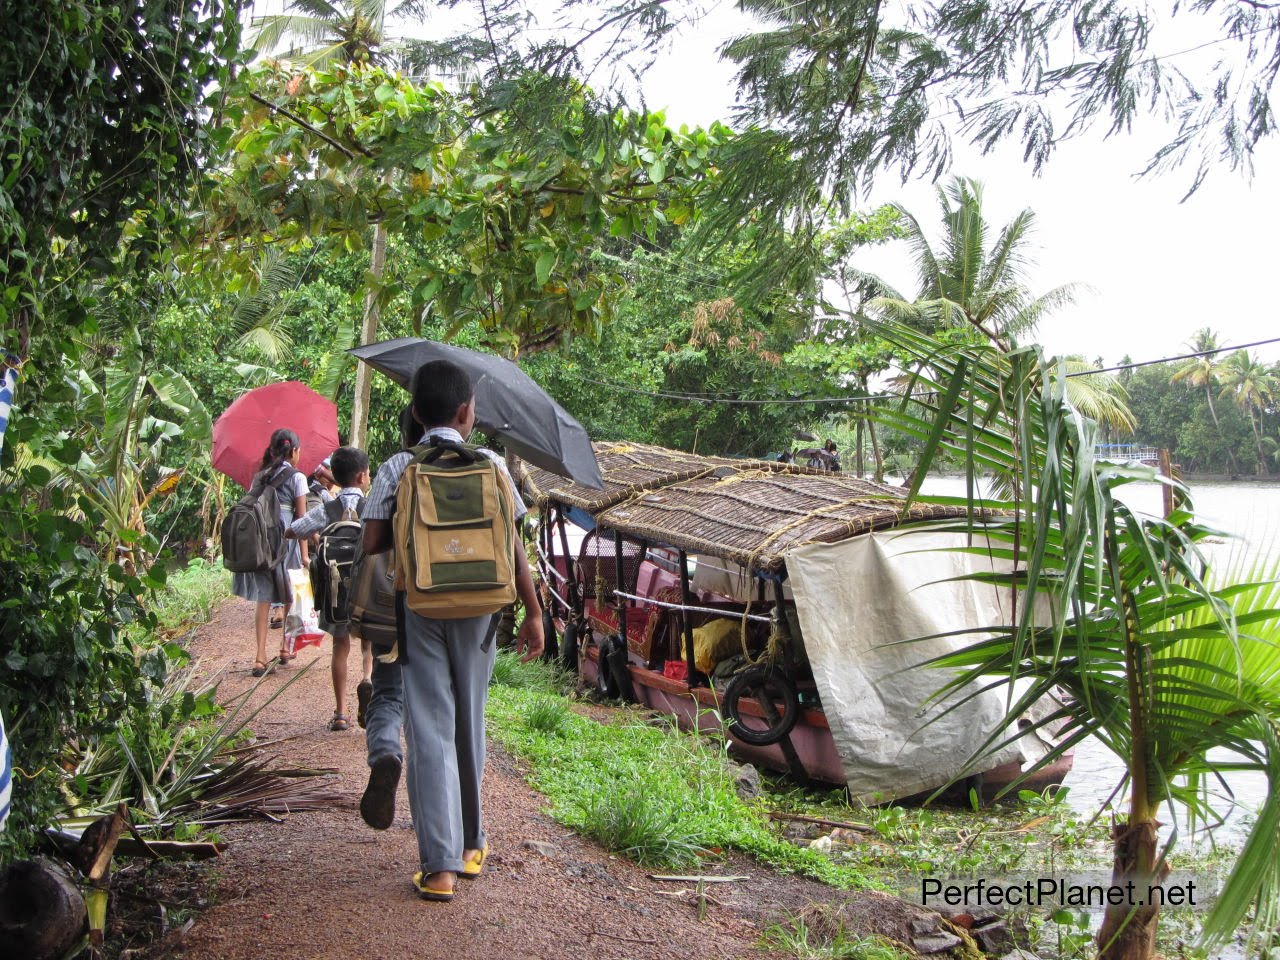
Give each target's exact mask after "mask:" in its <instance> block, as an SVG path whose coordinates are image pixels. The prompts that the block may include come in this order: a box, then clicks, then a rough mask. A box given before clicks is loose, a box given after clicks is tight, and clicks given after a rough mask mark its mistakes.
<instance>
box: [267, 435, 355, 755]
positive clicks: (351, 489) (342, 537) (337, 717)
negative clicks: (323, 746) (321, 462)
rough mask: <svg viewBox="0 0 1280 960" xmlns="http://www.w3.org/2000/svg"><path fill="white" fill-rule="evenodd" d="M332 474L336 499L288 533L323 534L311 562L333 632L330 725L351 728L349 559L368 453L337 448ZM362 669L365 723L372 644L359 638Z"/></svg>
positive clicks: (322, 611) (323, 619)
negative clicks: (337, 485) (331, 716)
mask: <svg viewBox="0 0 1280 960" xmlns="http://www.w3.org/2000/svg"><path fill="white" fill-rule="evenodd" d="M330 465H331V469H332V470H333V476H334V479H335V480H336V481H337V482H338V484H339V485H340V486H341V488H342V489H341V490H339V491H338V495H337V496H336V497H334V498H333V499H332V500H329V501H326V502H324V503H320V504H317V505H316V506H314V507H312V508H311V509H310V510H308V511H307V512H306V513H305V514H304V515H303V516H302V517H300V518H299V519H297V520H295V521H293V523H292V524H291V525H290V526H289V529H288V531H287V532H286V533H285V536H287V537H290V538H297V539H300V540H303V539H306V538H307V537H310V536H311V535H312V534H315V533H319V534H320V543H319V546H318V547H317V548H316V550H315V556H314V557H313V558H312V561H311V584H312V592H313V594H314V595H315V604H316V611H317V613H319V615H320V628H321V629H322V630H324V631H325V632H326V633H328V634H329V635H330V636H331V637H333V658H332V662H331V664H330V673H331V675H332V678H333V698H334V703H335V706H334V711H333V718H332V719H331V720H330V721H329V729H330V730H334V731H341V730H349V729H350V728H351V719H350V717H349V716H348V714H347V657H348V655H349V654H350V652H351V619H350V617H351V611H350V603H349V595H348V594H349V585H350V576H351V562H352V560H353V559H354V556H355V552H356V546H357V544H358V543H359V540H360V536H361V526H360V515H359V511H360V507H361V504H362V503H363V502H364V492H365V491H366V490H367V489H369V455H368V454H367V453H365V452H364V451H363V450H361V449H360V448H359V447H339V448H338V449H337V450H335V451H334V452H333V456H332V458H331V461H330ZM360 652H361V658H362V667H363V670H362V673H361V679H360V684H359V686H357V687H356V705H357V710H358V711H359V713H358V720H359V722H360V725H361V726H364V713H365V710H366V709H367V707H368V704H369V696H370V694H371V693H372V692H373V684H372V683H371V682H370V675H371V673H372V672H373V649H372V647H371V646H370V645H369V644H368V642H366V641H363V640H362V641H361V643H360Z"/></svg>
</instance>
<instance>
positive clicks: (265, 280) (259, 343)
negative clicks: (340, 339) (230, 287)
mask: <svg viewBox="0 0 1280 960" xmlns="http://www.w3.org/2000/svg"><path fill="white" fill-rule="evenodd" d="M299 278H300V274H299V272H298V270H297V268H296V267H295V266H294V264H293V263H292V262H291V261H290V260H289V259H288V258H287V257H286V256H284V255H283V254H280V253H279V252H277V251H275V250H269V251H267V252H266V253H265V254H263V256H262V258H261V259H260V260H259V261H258V265H257V284H256V285H255V286H254V288H253V289H252V290H251V291H249V292H247V293H245V294H243V295H242V296H241V297H240V298H239V299H237V300H236V302H235V304H234V305H233V306H232V308H231V331H232V334H233V335H234V336H235V337H236V341H235V342H236V345H237V346H239V347H241V348H248V349H253V350H257V351H259V352H260V353H261V354H262V355H263V356H264V357H265V358H266V359H267V360H269V361H270V362H272V363H278V362H279V361H280V360H282V359H284V358H285V357H287V356H288V354H289V352H290V350H291V348H292V347H293V337H292V335H291V334H290V332H289V330H288V327H287V326H286V320H287V319H288V312H287V311H288V294H289V293H291V292H292V291H293V290H295V289H296V288H297V286H298V281H299Z"/></svg>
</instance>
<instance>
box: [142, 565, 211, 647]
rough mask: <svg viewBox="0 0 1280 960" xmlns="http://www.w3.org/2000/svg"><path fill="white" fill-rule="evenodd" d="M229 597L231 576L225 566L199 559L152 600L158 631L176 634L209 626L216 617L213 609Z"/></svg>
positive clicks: (173, 575) (171, 578) (170, 579)
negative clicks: (196, 626)
mask: <svg viewBox="0 0 1280 960" xmlns="http://www.w3.org/2000/svg"><path fill="white" fill-rule="evenodd" d="M229 596H231V575H230V574H229V573H227V571H226V570H224V569H223V568H222V564H220V563H217V564H214V563H210V562H209V561H208V560H202V559H200V558H199V557H196V558H194V559H193V560H191V562H190V563H189V564H187V566H186V568H184V569H182V570H175V571H173V572H171V573H170V574H169V576H168V578H167V579H166V581H165V586H164V589H163V590H161V591H159V592H158V593H157V594H156V596H155V598H154V600H152V602H151V610H152V612H153V613H155V615H156V620H157V621H158V622H157V625H156V626H157V630H158V631H159V632H161V633H175V632H179V631H182V630H185V629H187V628H189V627H191V626H192V625H194V624H200V623H206V622H208V620H209V618H210V617H212V616H213V608H214V607H215V606H216V605H217V604H218V603H220V602H221V601H223V600H225V599H226V598H227V597H229Z"/></svg>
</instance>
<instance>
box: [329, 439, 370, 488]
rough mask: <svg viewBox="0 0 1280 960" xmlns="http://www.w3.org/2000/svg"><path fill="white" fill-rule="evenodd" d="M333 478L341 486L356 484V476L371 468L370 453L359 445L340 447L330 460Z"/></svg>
mask: <svg viewBox="0 0 1280 960" xmlns="http://www.w3.org/2000/svg"><path fill="white" fill-rule="evenodd" d="M329 469H330V470H331V471H332V472H333V479H334V480H336V481H337V482H338V483H339V484H340V485H341V486H344V487H350V486H352V485H354V484H355V482H356V477H358V476H360V474H362V473H364V472H365V471H366V470H368V469H369V455H368V454H367V453H365V452H364V451H363V450H361V449H360V448H359V447H339V448H338V449H337V450H335V451H333V457H332V458H331V459H330V461H329Z"/></svg>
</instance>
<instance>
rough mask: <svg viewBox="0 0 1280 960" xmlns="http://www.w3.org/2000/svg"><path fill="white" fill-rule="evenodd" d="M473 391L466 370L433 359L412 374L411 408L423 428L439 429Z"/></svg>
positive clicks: (451, 417) (449, 362)
mask: <svg viewBox="0 0 1280 960" xmlns="http://www.w3.org/2000/svg"><path fill="white" fill-rule="evenodd" d="M474 392H475V391H474V390H473V389H472V386H471V377H470V376H468V375H467V371H465V370H463V369H462V368H461V367H460V366H458V365H457V364H456V363H453V362H451V361H449V360H432V361H430V362H429V363H424V364H423V365H422V366H420V367H419V368H418V372H417V373H416V374H415V375H414V378H413V409H414V412H415V413H417V415H418V419H419V420H420V421H421V422H422V425H423V426H424V427H426V428H428V429H429V428H431V427H442V426H444V425H445V424H447V423H450V422H451V421H452V420H453V417H454V414H456V413H457V412H458V408H459V407H460V406H462V405H463V404H464V403H466V402H467V401H468V400H470V399H471V397H472V396H473V394H474Z"/></svg>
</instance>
